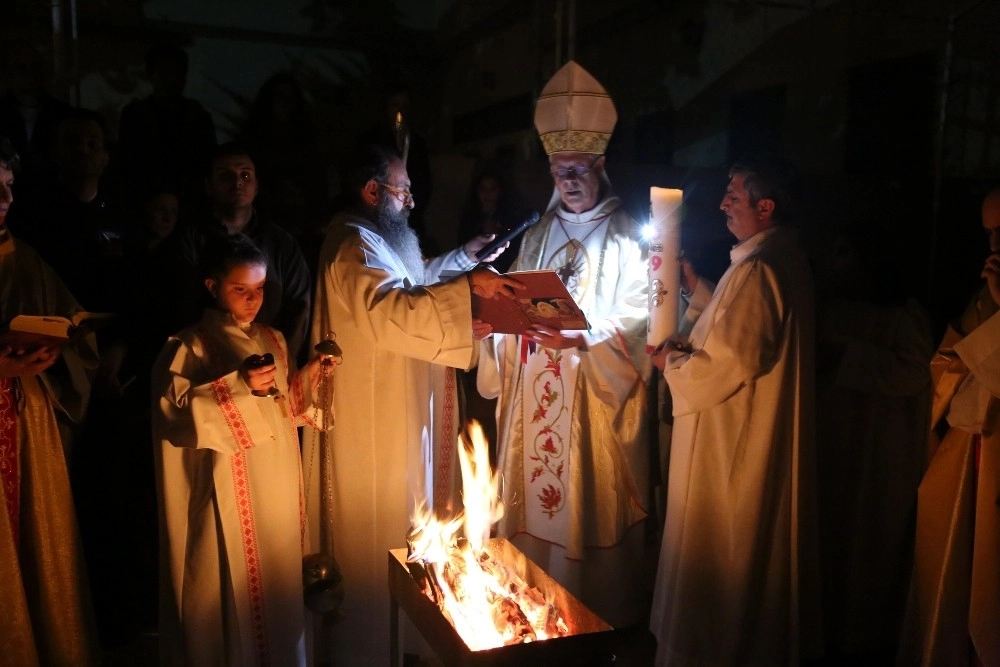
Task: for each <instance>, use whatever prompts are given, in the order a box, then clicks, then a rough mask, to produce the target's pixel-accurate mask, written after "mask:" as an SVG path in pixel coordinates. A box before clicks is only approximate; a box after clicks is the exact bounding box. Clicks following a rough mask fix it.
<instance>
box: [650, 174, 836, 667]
mask: <svg viewBox="0 0 1000 667" xmlns="http://www.w3.org/2000/svg"><path fill="white" fill-rule="evenodd" d="M794 186H795V178H794V174H793V171H792V170H791V168H790V167H789V166H788V165H787V164H786V163H784V162H782V161H779V160H758V161H749V162H743V163H738V164H737V165H735V166H734V167H733V168H732V169H731V170H730V180H729V185H728V187H727V189H726V194H725V196H724V198H723V200H722V204H721V206H720V208H721V209H722V210H723V211H724V212H725V214H726V224H727V226H728V228H729V230H730V232H732V234H733V235H734V236H735V237H736V240H737V244H736V245H735V246H734V247H733V249H732V252H731V257H732V264H731V265H730V267H729V269H728V270H727V271H726V273H725V274H724V275H723V276H722V278H721V280H720V281H719V284H718V286H717V287H716V289H715V293H714V295H713V296H712V300H711V302H710V303H709V305H708V306H707V307H706V309H705V311H704V313H702V315H701V317H700V318H699V319H698V321H697V323H696V324H695V326H694V329H693V330H692V332H691V336H690V349H684V350H678V349H676V348H674V347H673V346H669V345H668V346H664V348H663V350H662V351H660V352H659V353H658V354H656V355H655V356H654V359H653V361H654V363H655V364H656V365H657V367H659V368H661V369H664V377H665V379H666V382H667V385H668V386H669V388H670V393H671V398H672V400H673V414H674V428H673V440H672V445H671V457H670V472H669V478H668V481H667V503H666V507H667V514H666V523H665V526H664V533H663V544H662V547H661V550H660V564H659V570H658V572H657V580H656V590H655V593H654V596H653V612H652V616H651V621H650V629H651V630H652V631H653V633H654V634H655V635H656V636H657V642H658V646H657V655H656V664H658V665H665V664H670V665H688V664H692V665H695V664H698V665H700V664H797V663H798V661H799V658H800V657H810V655H811V654H812V652H813V651H814V650H815V649H816V648H818V647H817V646H816V645H815V644H814V643H813V641H814V639H813V638H811V637H808V638H807V636H806V635H809V631H811V630H813V629H815V628H816V627H818V623H817V621H818V618H817V615H818V614H817V611H818V599H817V597H816V596H815V595H814V590H813V588H812V587H815V585H816V574H817V573H816V571H815V567H816V557H817V547H816V536H815V520H816V516H815V487H816V482H815V475H816V471H815V468H814V443H813V402H814V401H813V363H814V362H813V289H812V276H811V273H810V269H809V265H808V262H807V259H806V256H805V254H804V253H803V251H802V250H801V249H800V247H799V245H798V241H797V235H796V233H795V232H794V231H793V230H791V229H789V228H788V227H786V226H785V225H783V224H781V223H784V222H786V221H787V219H788V217H789V213H790V207H791V205H792V204H793V201H794V189H795V188H794Z"/></svg>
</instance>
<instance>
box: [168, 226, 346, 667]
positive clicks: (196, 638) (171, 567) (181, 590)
mask: <svg viewBox="0 0 1000 667" xmlns="http://www.w3.org/2000/svg"><path fill="white" fill-rule="evenodd" d="M220 243H223V244H228V246H229V247H231V248H233V249H232V250H230V249H228V248H227V249H222V250H219V251H218V252H219V253H220V255H219V256H218V259H213V260H210V263H211V265H212V267H213V270H212V273H211V276H212V277H211V278H208V279H207V280H206V285H207V287H208V289H209V291H210V292H212V294H213V296H214V297H215V298H216V301H217V307H216V308H208V309H206V310H205V312H204V314H203V316H202V319H201V321H200V322H198V323H197V324H194V325H192V326H190V327H187V328H185V329H183V330H182V331H180V332H178V333H177V334H176V335H174V336H172V337H171V338H170V339H169V340H168V341H167V343H166V345H165V346H164V348H163V350H162V351H161V353H160V356H159V358H158V359H157V361H156V364H155V366H154V369H153V385H152V392H153V399H154V410H153V438H154V443H155V450H154V454H155V463H156V481H157V491H158V495H159V498H160V502H159V505H160V559H161V563H160V573H161V576H160V588H161V592H160V642H159V644H160V657H161V664H163V665H184V666H204V667H218V666H221V665H227V666H230V667H237V666H242V667H249V666H252V665H260V666H263V665H272V666H276V665H288V666H295V667H304V666H305V665H307V664H308V660H307V645H306V638H307V634H306V622H305V603H304V598H303V571H302V558H303V556H304V555H305V554H308V553H309V552H310V549H309V546H310V545H309V536H308V534H307V532H306V523H305V522H306V518H305V507H304V498H303V492H302V491H303V489H302V473H301V467H300V458H299V438H298V430H297V426H299V425H302V424H307V423H308V424H317V423H320V420H321V419H323V407H324V406H321V405H318V404H317V400H318V398H319V394H320V392H318V391H316V389H317V388H318V383H319V381H320V379H321V373H320V366H319V365H320V361H321V358H320V357H318V356H317V357H314V358H313V359H312V360H311V361H310V362H309V363H308V364H307V365H306V366H305V367H303V369H302V372H298V371H297V370H296V369H295V366H294V364H295V361H294V359H290V358H289V352H288V346H287V344H286V342H285V339H284V336H283V335H282V334H281V332H280V331H278V330H277V329H273V328H271V327H268V326H266V325H263V324H259V323H256V322H254V321H253V319H254V317H256V315H257V311H258V310H259V309H260V305H261V303H262V301H263V291H264V281H265V280H266V273H267V259H266V255H265V254H264V253H263V251H261V250H259V249H258V248H257V247H256V246H255V245H253V242H252V241H250V239H249V238H248V237H246V236H244V235H242V234H238V235H233V236H230V237H228V238H226V239H224V240H221V241H220ZM241 244H242V248H243V249H240V246H241ZM246 248H249V250H247V249H246ZM215 252H216V251H208V250H206V253H207V254H209V255H212V256H215ZM227 253H230V254H227ZM265 354H270V355H271V356H272V357H273V363H272V364H270V365H264V366H262V367H260V368H252V367H251V366H250V365H249V364H250V362H249V358H250V357H251V356H252V355H265ZM270 388H273V389H275V390H276V392H275V393H273V394H270V395H269V394H268V391H267V390H268V389H270ZM262 394H263V395H262ZM326 423H329V420H327V421H326Z"/></svg>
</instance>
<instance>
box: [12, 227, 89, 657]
mask: <svg viewBox="0 0 1000 667" xmlns="http://www.w3.org/2000/svg"><path fill="white" fill-rule="evenodd" d="M77 310H79V306H78V305H77V303H76V301H75V300H74V299H73V297H72V295H70V293H69V291H68V290H67V289H66V287H65V286H64V285H63V283H62V281H61V280H60V279H59V278H58V276H56V274H55V272H54V271H52V269H51V268H49V266H48V265H47V264H46V263H45V262H44V261H43V260H41V259H40V258H39V257H38V255H37V253H35V251H34V250H33V249H31V248H30V247H29V246H27V245H26V244H23V243H18V244H17V248H16V250H14V248H13V241H11V240H10V239H9V238H8V241H7V243H6V244H3V247H0V314H2V317H3V319H4V320H6V319H8V318H10V317H12V316H14V315H17V314H34V315H42V314H44V315H50V314H56V315H64V316H70V315H72V314H73V313H74V312H76V311H77ZM79 346H80V349H79V350H76V349H71V348H67V349H64V350H63V353H62V357H63V361H60V362H57V363H64V362H65V364H66V365H67V366H68V367H69V368H70V372H71V379H72V380H73V382H69V381H68V382H64V383H63V385H64V386H63V387H62V393H61V394H60V396H61V398H62V403H61V404H60V403H59V402H57V400H56V399H55V398H54V386H55V385H54V383H52V382H49V381H48V380H47V379H46V378H45V376H44V375H37V376H28V377H22V378H20V389H21V394H20V404H19V405H18V406H17V411H16V413H15V414H16V422H17V423H16V426H15V427H16V429H17V440H16V447H17V462H18V468H19V470H18V471H17V474H18V475H19V494H18V495H19V498H18V499H17V505H18V506H19V510H20V512H19V521H20V530H19V535H20V540H19V546H17V545H15V539H14V534H13V528H12V526H11V522H10V519H9V517H8V513H7V509H6V501H7V497H6V493H7V490H6V489H3V488H2V487H0V581H3V582H4V583H3V599H2V601H0V662H2V663H3V664H9V665H17V666H18V667H31V666H32V665H39V664H40V665H65V666H67V667H69V666H72V667H78V666H86V665H93V664H97V635H96V630H95V628H94V621H93V612H92V609H91V602H90V591H89V586H88V583H87V575H86V568H85V565H84V561H83V553H82V549H81V546H80V535H79V531H78V529H77V524H76V512H75V509H74V507H73V499H72V496H71V493H70V484H69V475H68V473H67V465H66V457H65V453H64V445H63V440H62V437H61V435H60V432H59V427H58V425H57V422H56V416H55V410H56V409H64V408H63V407H60V406H65V408H66V409H69V408H70V407H71V406H72V410H71V411H72V412H73V413H74V414H73V415H72V416H73V417H79V415H80V413H81V412H82V410H83V406H84V405H85V400H86V394H87V389H88V388H89V386H87V385H86V373H85V369H86V368H92V367H93V366H94V365H96V348H95V346H94V340H93V337H92V336H88V337H87V338H85V339H83V340H82V341H81V342H80V343H79ZM84 360H86V361H84ZM74 382H75V386H73V385H74ZM3 400H4V401H5V402H6V401H8V400H9V401H11V410H10V412H11V413H13V404H14V403H16V402H17V401H18V396H16V395H13V392H8V393H6V394H5V396H4V397H3ZM0 463H3V462H0Z"/></svg>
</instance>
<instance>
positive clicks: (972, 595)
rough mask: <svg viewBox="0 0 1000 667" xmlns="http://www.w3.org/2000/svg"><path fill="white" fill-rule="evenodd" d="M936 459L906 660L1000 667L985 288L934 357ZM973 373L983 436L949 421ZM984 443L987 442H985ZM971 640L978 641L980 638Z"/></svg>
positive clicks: (998, 451)
mask: <svg viewBox="0 0 1000 667" xmlns="http://www.w3.org/2000/svg"><path fill="white" fill-rule="evenodd" d="M931 375H932V376H933V379H934V401H933V407H932V412H931V434H930V452H929V454H930V465H929V467H928V469H927V472H926V473H925V474H924V478H923V481H922V482H921V483H920V489H919V492H918V498H917V537H916V553H915V556H914V570H913V584H912V586H911V590H910V600H909V604H908V609H907V618H906V623H905V626H904V633H903V637H902V640H901V642H900V656H899V664H900V665H914V664H920V665H963V666H964V665H969V664H972V663H971V660H970V653H969V652H970V648H971V649H973V650H974V651H975V652H976V654H977V656H978V659H979V660H981V661H982V664H983V665H987V666H988V667H994V666H996V665H1000V312H998V308H997V304H996V303H994V302H993V299H992V298H991V297H990V294H989V291H988V289H987V288H986V287H985V286H984V287H983V289H982V290H981V291H980V293H979V294H977V295H976V297H975V298H974V299H973V300H972V302H971V303H970V304H969V306H968V308H967V309H966V311H965V313H964V314H963V315H962V317H961V319H960V320H959V321H958V323H956V325H954V326H951V327H949V328H948V330H947V332H946V333H945V336H944V339H943V340H942V341H941V344H940V345H939V346H938V350H937V353H936V354H935V355H934V358H933V359H932V360H931ZM970 375H971V376H972V377H973V378H974V379H975V381H977V382H979V383H980V384H982V385H983V386H984V388H985V390H986V391H987V392H988V396H987V395H986V394H984V398H985V404H984V405H983V406H982V423H981V434H978V435H977V434H974V433H971V432H970V431H969V430H967V429H966V428H959V427H956V426H951V425H950V424H949V421H948V418H949V412H950V411H951V410H953V409H954V402H955V399H956V396H958V394H959V392H960V390H961V388H962V386H963V384H964V383H966V382H967V381H969V378H970ZM977 441H978V445H977ZM970 640H971V641H970Z"/></svg>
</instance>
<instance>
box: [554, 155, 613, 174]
mask: <svg viewBox="0 0 1000 667" xmlns="http://www.w3.org/2000/svg"><path fill="white" fill-rule="evenodd" d="M600 159H601V156H600V155H595V156H594V159H593V160H591V161H590V164H588V165H587V166H583V165H582V164H580V165H574V166H572V167H552V168H551V169H549V173H550V174H552V178H579V177H580V176H586V175H587V174H589V173H590V170H591V169H593V168H594V165H595V164H597V161H598V160H600Z"/></svg>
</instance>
